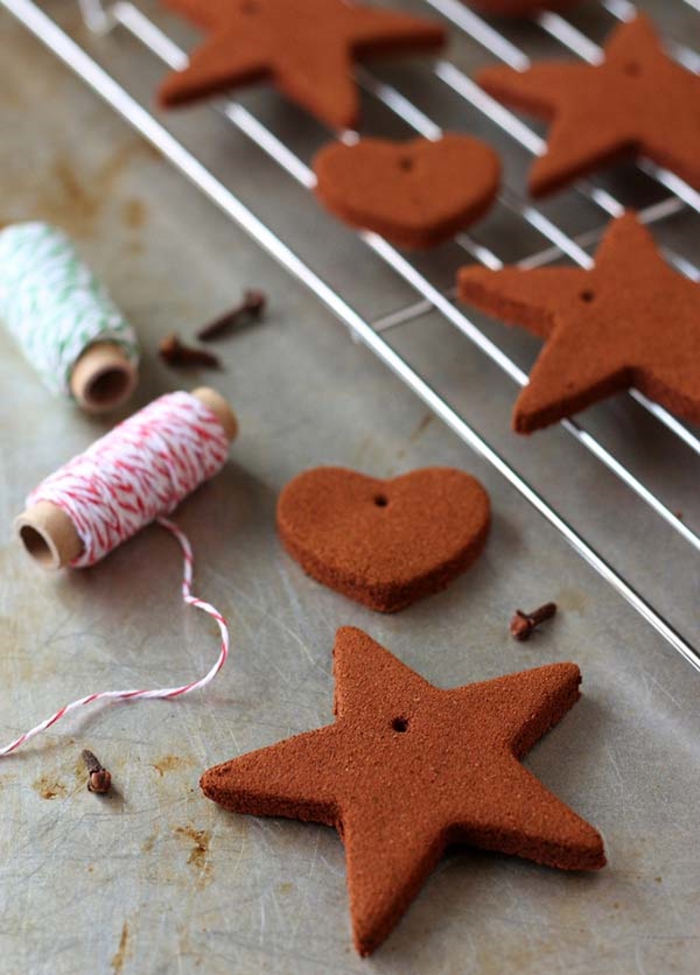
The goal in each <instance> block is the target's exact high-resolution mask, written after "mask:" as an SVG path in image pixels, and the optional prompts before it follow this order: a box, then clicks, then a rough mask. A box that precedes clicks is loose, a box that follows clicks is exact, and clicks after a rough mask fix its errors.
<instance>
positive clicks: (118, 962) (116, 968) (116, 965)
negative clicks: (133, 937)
mask: <svg viewBox="0 0 700 975" xmlns="http://www.w3.org/2000/svg"><path fill="white" fill-rule="evenodd" d="M128 947H129V925H128V924H127V922H126V921H124V924H123V925H122V933H121V937H120V938H119V947H118V948H117V951H116V954H115V955H114V957H113V958H112V961H111V965H112V971H113V972H114V973H115V975H119V973H120V972H121V971H122V969H123V968H124V962H125V961H126V955H127V951H128Z"/></svg>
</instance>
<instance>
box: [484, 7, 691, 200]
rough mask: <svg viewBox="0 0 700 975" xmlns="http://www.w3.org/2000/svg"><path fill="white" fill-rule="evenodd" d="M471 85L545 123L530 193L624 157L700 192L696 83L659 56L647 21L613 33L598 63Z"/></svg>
mask: <svg viewBox="0 0 700 975" xmlns="http://www.w3.org/2000/svg"><path fill="white" fill-rule="evenodd" d="M478 81H479V84H480V85H481V86H482V88H484V89H485V90H486V91H487V92H489V94H491V95H493V96H494V98H498V99H499V101H502V102H505V103H506V104H508V105H512V106H513V107H514V108H516V109H521V110H522V111H524V112H529V113H531V114H532V115H535V116H538V117H540V118H543V119H547V120H549V121H551V123H552V126H551V129H550V131H549V137H548V141H547V151H546V153H545V155H543V156H540V157H539V158H538V159H537V161H536V162H535V164H534V166H533V167H532V170H531V172H530V180H529V184H530V190H531V192H532V193H533V195H535V196H543V195H545V194H546V193H551V192H553V191H554V190H557V189H559V188H561V187H562V186H566V185H567V184H568V183H571V182H572V181H573V180H575V179H576V178H577V177H579V176H582V175H584V174H585V173H590V172H591V171H593V170H595V169H598V168H600V167H601V166H605V165H606V164H608V163H609V162H611V161H613V160H615V159H617V158H620V157H623V156H629V155H630V154H632V155H641V156H647V157H648V158H649V159H651V160H653V161H654V162H655V163H657V164H658V165H659V166H665V167H666V168H668V169H670V170H671V171H672V172H674V173H676V174H677V175H678V176H680V177H681V178H682V179H684V180H686V181H687V182H688V183H690V185H691V186H694V187H695V188H696V189H699V190H700V78H699V77H698V76H697V75H695V74H693V73H692V72H690V71H688V70H687V69H686V68H683V67H681V65H680V64H678V63H677V62H676V61H674V60H673V59H672V58H670V57H668V55H667V54H665V53H664V50H663V48H662V46H661V43H660V41H659V38H658V36H657V34H656V31H655V30H654V25H653V24H652V22H651V20H649V18H648V17H645V16H643V15H641V14H640V15H639V16H637V18H636V19H635V20H632V21H630V22H629V23H625V24H621V25H620V26H619V27H617V28H616V29H615V30H614V31H613V33H612V34H611V36H610V39H609V40H608V43H607V44H606V45H605V60H604V61H603V62H602V64H599V65H589V64H577V63H572V62H564V61H551V62H542V63H539V64H533V65H532V67H530V68H528V69H527V70H525V71H516V70H514V69H513V68H506V67H498V68H487V69H486V70H485V71H482V72H481V73H480V74H479V76H478Z"/></svg>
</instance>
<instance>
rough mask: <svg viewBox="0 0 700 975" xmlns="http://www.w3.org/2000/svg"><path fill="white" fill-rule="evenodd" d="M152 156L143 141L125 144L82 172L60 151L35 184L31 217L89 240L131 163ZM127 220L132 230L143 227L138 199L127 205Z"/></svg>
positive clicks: (125, 209)
mask: <svg viewBox="0 0 700 975" xmlns="http://www.w3.org/2000/svg"><path fill="white" fill-rule="evenodd" d="M146 154H147V155H149V156H150V154H151V152H150V149H149V147H148V146H147V145H146V143H144V142H143V140H141V139H137V138H130V139H128V140H126V141H125V142H123V143H122V144H121V145H120V146H119V147H118V148H117V149H116V150H115V151H114V152H113V153H111V155H110V156H109V157H108V158H107V159H106V160H105V161H104V162H103V163H102V164H101V165H100V166H98V167H97V168H96V169H95V170H93V172H85V171H82V170H81V169H80V168H79V166H78V164H77V163H76V161H75V160H74V159H73V158H72V157H71V156H70V155H69V154H67V153H65V152H60V151H59V152H57V153H56V154H55V155H54V157H53V161H52V163H51V164H50V166H49V169H48V172H47V173H46V174H45V176H44V177H43V178H42V179H41V180H38V181H37V182H36V191H35V195H34V204H33V207H32V212H31V213H29V214H27V216H28V217H33V218H35V219H41V220H47V221H49V222H50V223H55V224H58V225H59V226H61V227H62V228H64V229H66V230H68V232H69V233H71V234H72V235H73V236H75V237H89V236H90V235H91V234H92V233H93V232H94V230H95V224H96V221H97V219H98V217H99V216H100V215H101V213H102V210H103V209H104V208H105V207H107V206H109V205H110V204H112V201H113V194H114V191H115V188H116V185H117V183H118V182H119V180H120V179H121V177H122V175H123V174H124V172H125V171H126V170H127V169H128V168H129V166H130V165H131V164H132V162H134V161H136V160H139V159H141V158H143V156H144V155H146ZM123 212H124V221H125V223H127V225H128V226H129V227H130V228H135V227H137V226H141V224H142V223H143V221H144V219H145V207H144V204H143V203H142V202H141V201H140V200H137V199H133V198H132V199H130V200H127V201H126V203H125V204H124V211H123Z"/></svg>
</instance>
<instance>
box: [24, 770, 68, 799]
mask: <svg viewBox="0 0 700 975" xmlns="http://www.w3.org/2000/svg"><path fill="white" fill-rule="evenodd" d="M32 788H33V789H35V790H36V791H37V792H38V793H39V795H40V796H41V798H42V799H64V798H65V797H66V795H67V794H68V789H67V788H66V787H65V785H64V784H63V782H60V781H59V780H58V779H57V778H56V777H55V776H53V775H41V776H39V778H38V779H37V780H36V781H35V782H33V783H32Z"/></svg>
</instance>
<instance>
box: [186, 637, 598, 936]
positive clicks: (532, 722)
mask: <svg viewBox="0 0 700 975" xmlns="http://www.w3.org/2000/svg"><path fill="white" fill-rule="evenodd" d="M334 673H335V683H336V690H335V716H336V719H335V723H334V724H332V725H328V726H327V727H324V728H319V729H318V730H316V731H310V732H307V733H306V734H301V735H297V736H296V737H294V738H288V739H287V740H286V741H282V742H279V743H278V744H276V745H272V746H270V747H269V748H263V749H262V750H260V751H256V752H252V753H250V754H248V755H242V756H241V757H240V758H235V759H233V761H230V762H226V763H225V764H224V765H218V766H216V767H215V768H212V769H210V770H209V771H208V772H205V774H204V776H203V777H202V781H201V785H202V789H203V790H204V792H205V794H206V795H207V796H209V798H211V799H214V800H215V801H216V802H218V803H220V804H221V805H222V806H224V807H225V808H226V809H230V810H233V811H234V812H238V813H249V814H252V815H256V816H286V817H288V818H291V819H301V820H309V821H313V822H318V823H325V824H327V825H329V826H334V827H335V828H336V829H337V830H338V832H339V833H340V836H341V837H342V840H343V843H344V845H345V855H346V863H347V883H348V891H349V895H350V913H351V915H352V927H353V934H354V940H355V946H356V948H357V950H358V951H359V953H360V954H361V955H368V954H370V953H371V952H372V951H374V949H375V948H377V946H378V945H380V944H381V942H382V941H384V939H385V938H386V937H387V935H388V934H389V932H390V931H391V930H392V928H393V927H394V925H395V924H396V923H397V921H398V920H399V918H400V917H401V915H402V914H403V913H404V911H405V910H406V909H407V907H408V905H409V904H410V903H411V901H412V900H413V898H414V897H415V896H416V895H417V893H418V891H419V890H420V888H421V886H422V884H423V882H424V881H425V880H426V878H427V876H428V874H429V873H430V872H431V870H432V869H433V868H434V867H435V865H436V864H437V862H438V860H439V859H440V857H441V856H442V854H443V852H444V851H445V848H446V847H447V846H449V845H450V844H453V843H467V844H469V845H471V846H475V847H480V848H481V849H485V850H496V851H500V852H502V853H510V854H515V855H517V856H521V857H525V858H526V859H529V860H534V861H535V862H537V863H544V864H547V865H549V866H552V867H559V868H561V869H563V870H597V869H599V868H600V867H602V866H604V864H605V855H604V852H603V841H602V840H601V837H600V835H599V834H598V833H597V832H596V830H595V829H594V828H593V827H592V826H590V825H589V824H588V823H586V822H585V821H584V820H583V819H581V818H580V817H579V816H577V815H576V813H574V812H572V810H571V809H569V808H568V806H565V805H564V803H563V802H561V801H560V800H559V799H557V798H556V797H555V796H554V795H552V794H551V793H550V792H548V791H547V789H546V788H545V787H544V786H543V785H542V783H541V782H539V781H538V779H536V778H535V777H534V775H532V774H531V773H530V772H528V771H527V770H526V769H525V768H524V767H523V766H522V765H521V764H520V761H519V759H520V758H522V756H523V755H525V753H526V752H528V751H529V750H530V749H531V748H532V746H533V745H534V744H535V742H536V741H537V740H538V739H539V738H541V737H542V735H544V734H545V732H547V731H548V730H549V729H550V728H551V727H552V726H553V725H555V724H557V722H558V721H560V719H561V718H562V717H563V715H564V714H565V713H566V712H567V711H568V710H569V708H570V707H571V706H572V705H573V704H574V703H575V702H576V701H577V699H578V697H579V684H580V681H581V675H580V673H579V669H578V667H577V666H576V665H575V664H571V663H562V664H551V665H549V666H546V667H538V668H537V669H535V670H530V671H525V672H523V673H519V674H511V675H509V676H507V677H499V678H497V679H496V680H490V681H485V682H484V683H481V684H470V685H467V686H465V687H457V688H454V689H453V690H439V689H438V688H437V687H433V685H432V684H429V683H428V682H427V681H426V680H424V679H423V678H422V677H420V676H419V675H418V674H416V673H415V672H414V671H412V670H410V669H409V668H408V667H406V666H405V665H404V664H402V663H401V662H400V661H399V660H397V659H396V657H394V656H393V655H392V654H391V653H389V651H388V650H385V649H384V648H383V647H382V646H380V645H379V644H378V643H376V642H375V641H374V640H372V639H371V638H370V637H369V636H368V635H367V634H366V633H363V632H362V630H358V629H354V628H350V627H344V628H343V629H341V630H339V631H338V634H337V636H336V643H335V650H334Z"/></svg>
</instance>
